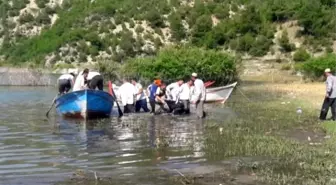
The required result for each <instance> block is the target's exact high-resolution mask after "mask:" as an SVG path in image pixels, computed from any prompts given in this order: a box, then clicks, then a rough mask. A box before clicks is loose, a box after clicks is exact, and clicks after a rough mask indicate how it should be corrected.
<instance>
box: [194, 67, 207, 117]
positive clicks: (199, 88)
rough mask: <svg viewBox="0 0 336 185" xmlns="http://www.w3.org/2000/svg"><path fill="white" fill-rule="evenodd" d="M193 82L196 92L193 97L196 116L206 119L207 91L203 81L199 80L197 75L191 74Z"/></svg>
mask: <svg viewBox="0 0 336 185" xmlns="http://www.w3.org/2000/svg"><path fill="white" fill-rule="evenodd" d="M191 80H192V81H193V84H194V92H193V96H192V103H193V104H196V114H197V117H198V118H204V117H205V112H204V102H205V99H206V90H205V86H204V82H203V80H201V79H199V78H197V73H192V74H191Z"/></svg>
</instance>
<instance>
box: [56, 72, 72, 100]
mask: <svg viewBox="0 0 336 185" xmlns="http://www.w3.org/2000/svg"><path fill="white" fill-rule="evenodd" d="M74 78H75V74H74V72H70V73H69V74H63V75H61V76H60V77H59V78H58V80H57V84H58V93H59V95H62V94H65V93H68V92H69V91H70V89H71V88H72V87H73V85H74Z"/></svg>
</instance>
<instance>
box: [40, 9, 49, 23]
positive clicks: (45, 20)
mask: <svg viewBox="0 0 336 185" xmlns="http://www.w3.org/2000/svg"><path fill="white" fill-rule="evenodd" d="M36 22H38V23H40V24H50V23H51V20H50V18H49V16H48V14H47V13H46V12H45V11H42V12H40V14H39V15H38V16H37V17H36Z"/></svg>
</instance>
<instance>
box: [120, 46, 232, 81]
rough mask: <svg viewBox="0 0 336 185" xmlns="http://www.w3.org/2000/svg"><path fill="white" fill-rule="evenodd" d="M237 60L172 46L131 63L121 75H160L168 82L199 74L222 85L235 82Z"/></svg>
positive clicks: (223, 54)
mask: <svg viewBox="0 0 336 185" xmlns="http://www.w3.org/2000/svg"><path fill="white" fill-rule="evenodd" d="M235 61H236V60H235V58H234V57H232V56H230V55H228V54H226V53H222V52H216V51H214V50H203V49H200V48H193V47H191V48H189V47H176V48H175V47H170V48H166V49H163V50H161V51H160V52H159V53H158V54H157V55H156V56H155V57H146V58H136V59H131V60H129V61H128V62H127V63H126V65H124V66H123V69H122V72H123V73H124V74H125V75H127V76H137V77H141V78H144V79H146V80H151V79H153V78H155V77H157V76H159V77H160V78H162V79H163V80H169V81H173V80H176V79H179V78H183V79H187V78H190V74H191V73H192V72H197V73H198V74H199V76H200V77H201V78H202V79H203V80H205V81H206V80H215V81H216V84H217V85H223V84H227V83H229V82H232V81H233V80H236V78H237V71H236V63H235ZM144 69H146V70H144Z"/></svg>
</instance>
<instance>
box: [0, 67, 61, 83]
mask: <svg viewBox="0 0 336 185" xmlns="http://www.w3.org/2000/svg"><path fill="white" fill-rule="evenodd" d="M59 75H60V74H52V73H50V72H47V71H43V70H37V69H24V68H8V67H0V85H18V86H19V85H22V86H50V85H51V86H54V85H56V83H57V78H58V76H59Z"/></svg>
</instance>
